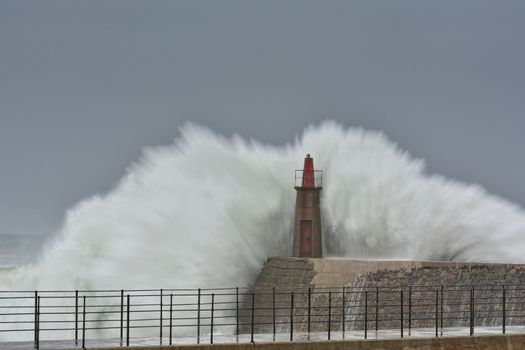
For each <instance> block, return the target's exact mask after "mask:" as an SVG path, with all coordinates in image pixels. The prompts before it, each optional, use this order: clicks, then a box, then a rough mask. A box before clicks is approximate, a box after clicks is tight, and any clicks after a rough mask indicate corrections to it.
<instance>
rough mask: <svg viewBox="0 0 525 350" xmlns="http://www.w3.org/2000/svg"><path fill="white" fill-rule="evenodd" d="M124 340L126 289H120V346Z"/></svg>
mask: <svg viewBox="0 0 525 350" xmlns="http://www.w3.org/2000/svg"><path fill="white" fill-rule="evenodd" d="M123 340H124V289H121V290H120V346H122V341H123Z"/></svg>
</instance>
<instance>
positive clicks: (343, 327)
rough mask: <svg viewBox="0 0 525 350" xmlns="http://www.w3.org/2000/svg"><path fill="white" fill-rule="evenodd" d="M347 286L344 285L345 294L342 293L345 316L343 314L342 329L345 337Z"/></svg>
mask: <svg viewBox="0 0 525 350" xmlns="http://www.w3.org/2000/svg"><path fill="white" fill-rule="evenodd" d="M345 289H346V287H343V295H342V302H341V304H342V308H343V316H342V323H343V324H342V325H341V326H342V330H343V339H344V338H345V330H346V297H345V291H346V290H345Z"/></svg>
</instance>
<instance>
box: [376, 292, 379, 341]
mask: <svg viewBox="0 0 525 350" xmlns="http://www.w3.org/2000/svg"><path fill="white" fill-rule="evenodd" d="M378 329H379V287H376V335H377V331H378Z"/></svg>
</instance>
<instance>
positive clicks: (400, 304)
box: [400, 289, 404, 338]
mask: <svg viewBox="0 0 525 350" xmlns="http://www.w3.org/2000/svg"><path fill="white" fill-rule="evenodd" d="M400 301H401V303H400V305H401V310H400V311H401V338H403V335H404V334H403V333H404V331H403V323H404V322H403V290H402V289H401V300H400Z"/></svg>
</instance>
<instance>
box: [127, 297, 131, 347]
mask: <svg viewBox="0 0 525 350" xmlns="http://www.w3.org/2000/svg"><path fill="white" fill-rule="evenodd" d="M130 308H131V302H130V295H129V294H128V295H127V296H126V346H128V347H129V314H130Z"/></svg>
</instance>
